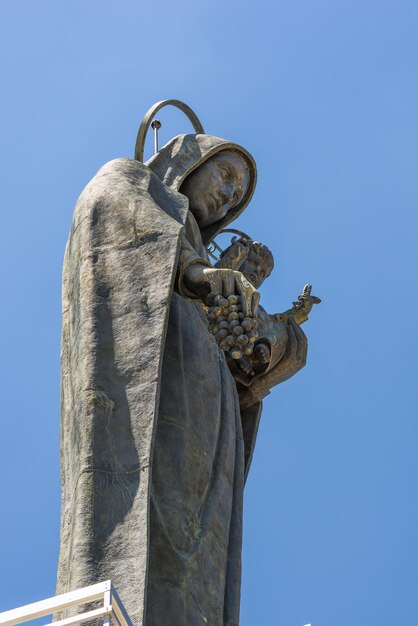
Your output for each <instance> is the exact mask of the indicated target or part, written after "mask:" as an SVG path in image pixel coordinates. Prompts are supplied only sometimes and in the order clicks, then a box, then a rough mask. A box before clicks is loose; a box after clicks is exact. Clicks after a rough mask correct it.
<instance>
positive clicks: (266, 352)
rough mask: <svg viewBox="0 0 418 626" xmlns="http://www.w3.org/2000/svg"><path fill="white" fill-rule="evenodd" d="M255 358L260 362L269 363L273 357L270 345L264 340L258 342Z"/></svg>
mask: <svg viewBox="0 0 418 626" xmlns="http://www.w3.org/2000/svg"><path fill="white" fill-rule="evenodd" d="M254 358H255V359H256V361H258V362H259V363H269V362H270V358H271V350H270V346H269V345H268V344H267V343H264V342H263V341H260V342H259V343H257V344H256V345H255V347H254Z"/></svg>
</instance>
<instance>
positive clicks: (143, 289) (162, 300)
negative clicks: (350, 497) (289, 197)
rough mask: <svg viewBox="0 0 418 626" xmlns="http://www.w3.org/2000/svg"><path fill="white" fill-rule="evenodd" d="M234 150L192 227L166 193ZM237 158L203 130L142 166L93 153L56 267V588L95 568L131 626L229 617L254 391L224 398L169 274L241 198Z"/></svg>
mask: <svg viewBox="0 0 418 626" xmlns="http://www.w3.org/2000/svg"><path fill="white" fill-rule="evenodd" d="M231 148H232V149H235V150H239V151H240V152H241V154H243V156H244V157H245V158H246V160H247V162H248V164H249V169H250V185H249V189H248V192H247V194H246V196H245V198H243V201H242V202H241V203H240V205H239V206H237V207H236V208H235V210H233V211H231V212H230V213H229V214H228V215H227V216H226V218H225V219H224V220H222V221H221V222H219V223H217V224H215V225H212V226H211V227H209V228H207V229H206V230H205V231H204V232H203V233H200V231H199V229H198V228H197V224H196V222H195V220H194V218H193V217H192V216H191V214H190V212H189V211H188V201H187V198H186V197H185V196H183V195H182V194H181V193H180V192H179V189H180V186H181V183H182V182H183V181H184V179H185V178H186V177H187V175H189V174H190V172H191V171H193V170H194V169H195V168H196V167H198V166H199V165H200V164H202V163H203V162H205V161H206V160H207V159H208V158H210V157H211V156H212V155H214V154H216V153H217V152H219V151H221V150H224V149H231ZM254 185H255V166H254V163H253V161H252V158H251V157H250V155H248V153H246V151H244V150H243V149H242V148H240V147H239V146H236V145H235V144H231V143H229V142H226V141H224V140H222V139H219V138H215V137H210V136H208V135H186V136H180V137H177V138H175V139H174V140H172V141H171V142H170V143H169V144H167V146H166V147H165V148H163V149H162V150H161V151H160V152H159V153H158V154H157V155H156V156H155V157H154V158H153V159H152V160H151V161H150V162H149V163H148V164H147V165H143V164H141V163H139V162H137V161H133V160H130V159H117V160H115V161H111V162H110V163H108V164H106V165H105V166H104V167H103V168H102V169H101V170H100V171H99V172H98V174H97V175H96V176H95V177H94V178H93V180H92V181H91V182H90V183H89V185H87V187H86V188H85V190H84V191H83V192H82V194H81V196H80V198H79V201H78V203H77V206H76V209H75V213H74V220H73V225H72V229H71V233H70V237H69V241H68V244H67V249H66V254H65V260H64V270H63V334H62V366H61V367H62V409H61V420H62V422H61V424H62V425H61V476H62V507H61V508H62V510H61V546H60V560H59V570H58V583H57V593H64V592H65V591H68V590H71V589H76V588H79V587H83V586H85V585H88V584H92V583H94V582H97V581H100V580H105V579H108V578H111V579H112V581H113V582H114V584H115V586H116V588H117V589H118V591H119V594H120V595H121V597H122V600H123V602H124V604H125V607H126V609H127V610H128V613H129V615H130V617H131V619H132V621H133V623H134V626H157V624H158V625H159V626H163V625H165V624H170V625H172V626H183V625H186V624H187V625H193V626H194V625H199V624H210V625H211V626H218V625H219V626H221V625H223V626H233V625H234V626H235V625H236V624H238V621H239V588H240V570H241V565H240V555H241V526H242V493H243V486H244V475H245V471H246V469H245V468H246V467H247V468H248V466H249V462H250V460H251V454H252V449H253V444H254V440H255V434H256V430H257V424H258V419H259V415H260V404H259V403H254V404H253V406H252V407H249V408H247V409H246V411H244V412H243V411H240V407H239V399H238V394H237V388H236V384H235V381H234V379H233V377H232V375H231V373H230V371H229V369H228V367H227V364H226V361H225V357H224V354H223V353H222V351H220V350H219V348H218V347H217V345H216V342H215V340H214V338H213V337H212V336H211V335H210V334H209V332H208V330H207V322H206V319H205V316H204V314H203V312H202V310H201V308H200V307H199V305H198V303H196V302H195V301H193V300H191V299H189V298H188V296H189V295H191V294H188V293H187V291H186V290H185V288H184V286H183V284H182V275H183V273H184V270H185V269H186V268H187V267H188V266H189V265H190V264H191V263H196V262H199V263H202V262H203V263H206V264H209V261H208V260H207V256H206V252H205V248H204V243H206V242H207V241H208V240H209V239H210V238H211V237H212V236H213V235H214V234H216V232H217V231H219V230H221V229H222V228H223V227H224V226H225V225H226V224H227V223H229V222H230V221H232V220H233V219H235V217H236V216H237V215H238V214H239V213H240V212H241V211H242V210H243V209H244V208H245V206H246V204H247V203H248V201H249V199H250V197H251V195H252V192H253V189H254Z"/></svg>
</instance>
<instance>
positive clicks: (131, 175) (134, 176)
mask: <svg viewBox="0 0 418 626" xmlns="http://www.w3.org/2000/svg"><path fill="white" fill-rule="evenodd" d="M150 178H157V177H156V176H155V174H154V173H153V172H152V170H150V168H149V167H147V166H146V165H144V163H141V162H140V161H136V160H135V159H127V158H119V159H112V161H108V162H107V163H105V164H104V165H102V167H101V168H100V169H99V170H98V172H97V173H96V175H95V176H94V177H93V178H92V179H91V181H90V183H89V184H90V185H91V184H94V185H96V184H101V183H102V184H103V183H104V184H108V183H111V184H114V183H115V182H118V181H119V182H121V183H122V182H124V181H126V182H128V183H129V182H135V183H136V184H138V183H141V182H142V181H144V182H145V181H149V180H150Z"/></svg>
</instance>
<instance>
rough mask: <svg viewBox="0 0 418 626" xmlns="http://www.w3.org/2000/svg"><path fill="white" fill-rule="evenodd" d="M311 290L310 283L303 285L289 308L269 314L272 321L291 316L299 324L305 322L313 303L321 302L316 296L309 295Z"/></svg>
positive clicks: (282, 320)
mask: <svg viewBox="0 0 418 626" xmlns="http://www.w3.org/2000/svg"><path fill="white" fill-rule="evenodd" d="M311 290H312V285H305V286H304V288H303V289H302V293H301V294H300V296H299V297H298V299H297V302H293V306H292V308H291V309H288V310H287V311H285V312H284V313H276V314H275V315H272V316H271V317H272V318H273V319H274V321H276V322H287V320H288V319H289V317H293V318H294V320H295V322H296V323H297V324H298V325H299V326H300V325H301V324H303V323H304V322H306V320H307V319H308V316H309V313H310V312H311V310H312V307H313V305H314V304H319V303H320V302H321V299H320V298H318V297H317V296H311Z"/></svg>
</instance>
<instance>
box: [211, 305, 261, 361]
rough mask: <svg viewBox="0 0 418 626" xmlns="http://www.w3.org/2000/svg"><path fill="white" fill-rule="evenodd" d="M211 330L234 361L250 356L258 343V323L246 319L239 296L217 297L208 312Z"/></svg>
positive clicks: (250, 318)
mask: <svg viewBox="0 0 418 626" xmlns="http://www.w3.org/2000/svg"><path fill="white" fill-rule="evenodd" d="M208 320H209V330H210V332H211V333H212V334H213V335H214V336H215V338H216V341H217V343H218V345H219V347H220V348H221V350H223V351H224V352H226V353H227V354H228V355H229V356H230V357H231V358H233V359H240V358H241V357H242V356H243V355H244V354H245V355H250V354H252V352H253V349H254V343H255V342H256V341H257V337H258V333H257V325H258V321H257V319H256V318H254V317H245V316H244V313H243V311H242V306H241V304H240V302H239V297H238V296H229V297H228V298H224V297H223V296H215V297H214V299H213V306H211V307H210V308H209V311H208Z"/></svg>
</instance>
